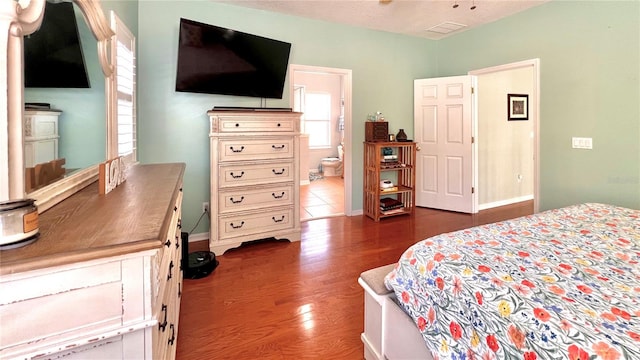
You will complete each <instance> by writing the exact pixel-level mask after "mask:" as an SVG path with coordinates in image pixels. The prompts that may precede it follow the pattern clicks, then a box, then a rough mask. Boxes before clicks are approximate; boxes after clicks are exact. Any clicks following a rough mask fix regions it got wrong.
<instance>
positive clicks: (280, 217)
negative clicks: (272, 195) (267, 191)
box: [218, 207, 294, 239]
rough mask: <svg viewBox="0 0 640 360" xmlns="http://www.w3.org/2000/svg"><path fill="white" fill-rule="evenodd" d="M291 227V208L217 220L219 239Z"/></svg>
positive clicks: (292, 225) (292, 222)
mask: <svg viewBox="0 0 640 360" xmlns="http://www.w3.org/2000/svg"><path fill="white" fill-rule="evenodd" d="M293 227H294V221H293V208H291V207H289V208H275V209H265V210H263V211H260V212H259V213H249V214H242V215H234V216H229V217H226V216H225V217H220V218H219V219H218V231H219V234H220V239H226V238H232V237H236V236H244V235H251V234H257V233H264V232H269V231H275V230H282V229H290V228H293Z"/></svg>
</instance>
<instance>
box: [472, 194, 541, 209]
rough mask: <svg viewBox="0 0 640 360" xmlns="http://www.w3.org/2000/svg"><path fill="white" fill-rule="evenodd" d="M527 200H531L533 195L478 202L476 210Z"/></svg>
mask: <svg viewBox="0 0 640 360" xmlns="http://www.w3.org/2000/svg"><path fill="white" fill-rule="evenodd" d="M528 200H533V195H525V196H520V197H515V198H511V199H506V200H500V201H494V202H490V203H486V204H479V205H478V210H487V209H492V208H495V207H499V206H505V205H511V204H515V203H519V202H522V201H528Z"/></svg>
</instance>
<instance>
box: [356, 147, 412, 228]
mask: <svg viewBox="0 0 640 360" xmlns="http://www.w3.org/2000/svg"><path fill="white" fill-rule="evenodd" d="M385 153H386V154H385ZM415 165H416V143H415V142H367V141H365V143H364V168H365V169H364V170H365V173H364V214H365V215H366V216H368V217H370V218H372V219H373V220H375V221H379V220H380V219H381V218H385V217H389V216H395V215H402V214H413V209H414V206H415V198H416V196H415V183H416V174H415ZM384 180H389V181H391V182H392V183H393V185H392V186H391V187H387V188H383V187H382V185H381V181H384Z"/></svg>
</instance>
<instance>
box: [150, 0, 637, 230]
mask: <svg viewBox="0 0 640 360" xmlns="http://www.w3.org/2000/svg"><path fill="white" fill-rule="evenodd" d="M138 11H139V14H141V15H140V16H139V17H138V124H139V127H138V134H139V135H138V138H139V139H138V146H139V159H140V160H141V162H143V163H153V162H174V161H175V162H185V163H186V164H187V170H186V174H185V186H184V189H185V198H184V207H183V209H184V210H183V211H184V220H185V229H187V231H190V230H191V229H192V228H193V227H194V226H195V225H196V222H197V221H198V218H199V216H200V209H201V203H202V202H204V201H208V198H209V143H208V142H209V139H208V119H207V117H206V115H205V113H206V111H207V110H208V109H210V108H211V107H213V106H216V105H227V106H259V105H260V104H259V99H254V98H246V97H234V96H217V95H204V94H190V93H177V92H175V91H174V90H173V89H174V87H175V71H176V59H177V45H178V23H179V18H180V17H185V18H189V19H193V20H196V21H200V22H204V23H210V24H214V25H219V26H224V27H229V28H233V29H236V30H239V31H244V32H249V33H254V34H258V35H262V36H266V37H271V38H275V39H279V40H282V41H287V42H291V43H292V53H291V58H290V63H293V64H301V65H314V66H323V67H335V68H344V69H352V70H353V136H352V139H351V140H352V143H353V146H354V149H352V151H353V165H352V170H353V189H352V194H353V195H352V201H353V208H354V209H355V210H358V209H361V206H362V185H361V184H362V171H361V169H362V145H361V144H362V141H363V139H364V126H363V125H362V122H364V119H365V118H366V115H367V114H369V113H373V112H375V111H382V112H383V113H384V114H385V116H386V117H387V119H388V120H389V121H390V122H391V128H392V129H397V128H400V127H403V128H405V129H407V132H408V133H409V136H412V135H413V134H412V131H411V129H412V128H413V80H414V79H416V78H427V77H436V76H449V75H460V74H466V73H467V72H468V71H469V70H475V69H480V68H484V67H489V66H495V65H500V64H506V63H510V62H515V61H521V60H527V59H533V58H539V59H540V61H541V91H542V94H541V105H540V106H541V109H540V110H541V111H540V114H541V121H540V122H541V123H540V128H541V134H540V139H541V140H540V142H541V149H540V153H541V159H540V162H541V169H540V173H541V194H540V195H541V196H540V204H541V208H542V209H549V208H554V207H558V206H563V205H568V204H573V203H579V202H585V201H599V202H607V203H613V204H619V205H623V206H629V207H635V208H640V108H639V106H638V99H639V98H640V91H639V84H640V79H639V73H640V71H639V70H640V67H639V65H638V64H640V57H639V46H640V36H639V33H640V27H639V25H638V24H639V21H638V20H639V19H640V2H637V1H552V2H550V3H547V4H544V5H541V6H538V7H535V8H532V9H530V10H528V11H525V12H522V13H520V14H516V15H514V16H512V17H510V18H507V19H503V20H500V21H497V22H494V23H491V24H488V25H485V26H483V27H480V28H478V29H474V30H470V31H467V32H464V33H461V34H459V35H455V36H452V37H449V38H446V39H444V40H440V41H437V42H436V41H430V40H425V39H419V38H414V37H407V36H401V35H395V34H389V33H384V32H378V31H372V30H367V29H362V28H354V27H348V26H343V25H336V24H331V23H327V22H322V21H316V20H309V19H303V18H299V17H292V16H286V15H281V14H275V13H270V12H265V11H259V10H253V9H245V8H241V7H234V6H231V5H226V4H220V3H215V2H208V1H195V0H194V1H190V0H182V1H180V0H174V1H141V2H139V3H138ZM288 86H289V85H288V79H287V84H285V94H284V98H283V99H282V100H268V101H267V106H285V107H286V106H289V93H288ZM572 136H580V137H592V138H593V141H594V149H593V150H591V151H586V150H575V149H571V137H572ZM207 227H208V223H207V221H203V222H201V223H200V225H199V226H197V227H196V228H195V230H194V233H201V232H206V231H207Z"/></svg>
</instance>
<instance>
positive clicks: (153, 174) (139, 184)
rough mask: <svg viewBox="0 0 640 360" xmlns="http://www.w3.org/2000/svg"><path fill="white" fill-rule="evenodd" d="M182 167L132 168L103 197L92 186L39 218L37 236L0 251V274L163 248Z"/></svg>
mask: <svg viewBox="0 0 640 360" xmlns="http://www.w3.org/2000/svg"><path fill="white" fill-rule="evenodd" d="M184 169H185V165H184V164H182V163H175V164H151V165H136V166H133V167H132V168H131V169H130V170H129V172H128V174H127V180H126V181H125V182H124V183H123V184H121V185H120V186H118V187H117V188H116V189H114V190H113V191H111V192H110V193H109V194H107V195H98V184H97V182H96V183H93V184H91V185H89V186H87V187H86V188H84V189H82V190H80V191H79V192H77V193H76V194H74V195H72V196H71V197H69V198H68V199H66V200H64V201H62V202H60V203H59V204H57V205H56V206H54V207H52V208H51V209H49V210H47V211H46V212H44V213H42V214H40V216H39V227H40V237H39V238H38V240H36V241H35V242H34V243H32V244H29V245H26V246H23V247H21V248H17V249H11V250H2V251H0V274H2V275H4V274H11V273H18V272H23V271H28V270H35V269H40V268H45V267H50V266H56V265H64V264H69V263H73V262H77V261H85V260H93V259H97V258H102V257H106V256H116V255H123V254H127V253H132V252H137V251H143V250H150V249H154V248H158V247H160V246H162V244H163V242H164V241H166V239H164V236H163V234H166V233H167V230H168V226H169V222H170V219H171V215H172V213H173V211H174V205H175V202H176V199H177V197H178V194H179V193H180V191H181V189H182V177H183V175H184Z"/></svg>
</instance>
